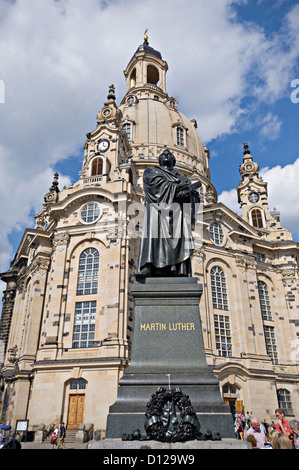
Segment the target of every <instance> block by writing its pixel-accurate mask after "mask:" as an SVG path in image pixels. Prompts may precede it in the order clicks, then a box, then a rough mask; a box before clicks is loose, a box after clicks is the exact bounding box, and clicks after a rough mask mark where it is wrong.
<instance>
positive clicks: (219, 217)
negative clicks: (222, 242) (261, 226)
mask: <svg viewBox="0 0 299 470" xmlns="http://www.w3.org/2000/svg"><path fill="white" fill-rule="evenodd" d="M211 220H214V221H215V222H217V221H219V223H220V222H221V223H222V224H223V225H224V226H225V227H226V229H227V231H228V235H229V236H230V237H231V236H234V235H236V236H242V237H248V238H254V239H260V235H261V234H260V231H259V230H257V229H256V228H255V227H253V226H252V225H250V224H248V223H247V222H246V221H245V220H243V219H242V217H240V216H239V215H238V214H236V212H234V211H232V210H231V209H229V208H228V207H227V206H225V205H224V204H223V203H221V202H218V203H217V204H211V205H209V206H204V208H203V223H204V224H209V223H210V222H211Z"/></svg>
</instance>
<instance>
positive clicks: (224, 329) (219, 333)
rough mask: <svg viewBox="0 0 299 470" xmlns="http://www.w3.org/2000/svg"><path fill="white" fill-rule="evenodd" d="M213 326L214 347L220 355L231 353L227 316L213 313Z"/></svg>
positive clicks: (229, 354) (224, 355)
mask: <svg viewBox="0 0 299 470" xmlns="http://www.w3.org/2000/svg"><path fill="white" fill-rule="evenodd" d="M214 328H215V338H216V348H217V351H218V355H219V356H222V357H226V356H231V355H232V338H231V330H230V322H229V317H228V316H227V315H214Z"/></svg>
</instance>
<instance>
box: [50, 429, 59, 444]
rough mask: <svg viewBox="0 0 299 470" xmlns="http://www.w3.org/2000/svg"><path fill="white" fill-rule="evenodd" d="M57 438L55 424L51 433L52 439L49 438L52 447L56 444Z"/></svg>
mask: <svg viewBox="0 0 299 470" xmlns="http://www.w3.org/2000/svg"><path fill="white" fill-rule="evenodd" d="M57 438H58V426H57V425H55V428H54V431H53V434H52V439H51V444H52V449H54V446H57Z"/></svg>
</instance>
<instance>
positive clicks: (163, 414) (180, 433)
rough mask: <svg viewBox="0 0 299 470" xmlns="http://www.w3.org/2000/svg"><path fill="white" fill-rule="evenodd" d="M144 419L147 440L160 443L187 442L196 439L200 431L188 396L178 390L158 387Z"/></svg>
mask: <svg viewBox="0 0 299 470" xmlns="http://www.w3.org/2000/svg"><path fill="white" fill-rule="evenodd" d="M177 410H178V411H179V417H178V416H177ZM145 417H146V421H145V424H144V428H145V431H146V434H147V438H148V439H153V440H157V441H161V442H184V441H189V440H192V439H195V438H196V435H197V433H198V431H199V429H200V424H199V421H198V419H197V416H196V413H195V411H194V409H193V407H192V405H191V401H190V399H189V396H188V395H186V394H184V393H183V392H182V391H181V389H180V388H175V389H171V390H167V389H165V388H163V387H160V388H159V389H158V390H157V392H156V393H155V394H153V395H152V396H151V399H150V401H149V402H148V403H147V409H146V413H145Z"/></svg>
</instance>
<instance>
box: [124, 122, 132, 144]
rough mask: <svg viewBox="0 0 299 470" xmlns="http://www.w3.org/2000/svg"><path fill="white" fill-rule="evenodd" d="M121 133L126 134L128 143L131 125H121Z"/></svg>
mask: <svg viewBox="0 0 299 470" xmlns="http://www.w3.org/2000/svg"><path fill="white" fill-rule="evenodd" d="M123 131H124V132H125V133H126V134H127V137H128V141H129V142H130V140H131V124H129V123H126V124H124V125H123Z"/></svg>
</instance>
